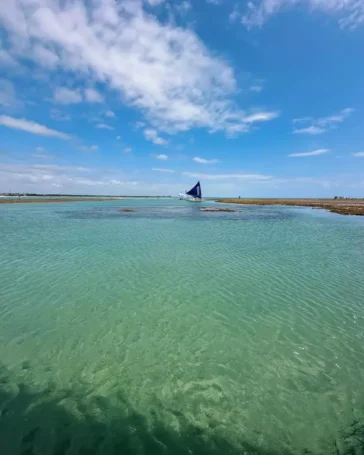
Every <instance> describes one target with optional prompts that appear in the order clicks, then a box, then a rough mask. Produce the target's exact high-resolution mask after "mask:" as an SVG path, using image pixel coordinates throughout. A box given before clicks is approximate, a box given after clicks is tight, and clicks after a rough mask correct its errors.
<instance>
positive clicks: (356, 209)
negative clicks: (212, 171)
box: [217, 196, 364, 216]
mask: <svg viewBox="0 0 364 455" xmlns="http://www.w3.org/2000/svg"><path fill="white" fill-rule="evenodd" d="M217 202H220V203H224V204H242V205H287V206H291V207H312V208H314V209H325V210H328V211H329V212H333V213H339V214H340V215H362V216H364V198H363V199H354V198H343V197H337V196H336V197H335V198H334V199H311V198H307V199H304V198H299V199H294V198H292V199H291V198H287V199H284V198H282V199H281V198H277V199H276V198H274V199H269V198H267V199H262V198H259V199H254V198H249V199H244V198H238V199H231V198H230V199H229V198H225V199H217Z"/></svg>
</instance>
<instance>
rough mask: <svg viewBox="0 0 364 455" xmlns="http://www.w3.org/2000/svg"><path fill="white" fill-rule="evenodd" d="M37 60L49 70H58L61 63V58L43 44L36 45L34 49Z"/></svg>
mask: <svg viewBox="0 0 364 455" xmlns="http://www.w3.org/2000/svg"><path fill="white" fill-rule="evenodd" d="M33 53H34V58H35V60H37V61H39V62H41V64H42V66H44V67H45V68H48V69H56V67H57V66H58V64H59V62H60V58H59V56H58V55H57V54H56V53H55V52H54V51H52V50H50V49H48V48H47V47H46V46H43V45H42V44H36V45H35V46H34V49H33Z"/></svg>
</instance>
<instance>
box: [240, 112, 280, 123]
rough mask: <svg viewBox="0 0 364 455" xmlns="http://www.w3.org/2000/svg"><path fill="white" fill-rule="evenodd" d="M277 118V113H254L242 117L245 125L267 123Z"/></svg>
mask: <svg viewBox="0 0 364 455" xmlns="http://www.w3.org/2000/svg"><path fill="white" fill-rule="evenodd" d="M277 117H279V112H265V111H262V112H254V113H252V114H250V115H246V116H245V117H244V122H245V123H255V122H267V121H269V120H273V119H275V118H277Z"/></svg>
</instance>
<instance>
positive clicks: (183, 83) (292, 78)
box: [0, 0, 364, 197]
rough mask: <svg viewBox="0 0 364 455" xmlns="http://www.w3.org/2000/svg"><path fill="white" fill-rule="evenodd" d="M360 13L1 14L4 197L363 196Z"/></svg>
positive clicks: (133, 3)
mask: <svg viewBox="0 0 364 455" xmlns="http://www.w3.org/2000/svg"><path fill="white" fill-rule="evenodd" d="M363 81H364V0H306V1H296V0H257V1H254V2H246V1H240V0H194V1H193V0H187V1H186V0H185V1H171V0H144V1H143V0H125V1H123V0H92V1H91V0H90V1H86V0H3V1H2V7H1V9H0V138H1V142H0V191H3V192H4V191H10V190H12V191H27V192H51V193H73V194H118V195H121V194H129V195H153V194H158V195H176V194H177V193H179V192H180V191H181V190H183V189H184V188H187V187H189V186H192V185H193V184H194V183H195V182H196V180H197V179H199V180H201V183H202V189H203V193H204V194H205V195H206V196H238V195H241V196H246V197H254V196H256V197H269V196H272V197H295V196H296V197H304V196H308V197H315V196H317V197H323V196H327V197H332V196H334V195H337V194H339V195H344V196H358V197H360V196H361V197H364V126H363V108H364V83H363Z"/></svg>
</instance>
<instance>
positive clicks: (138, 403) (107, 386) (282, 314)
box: [0, 200, 364, 455]
mask: <svg viewBox="0 0 364 455" xmlns="http://www.w3.org/2000/svg"><path fill="white" fill-rule="evenodd" d="M121 206H133V207H134V208H135V209H136V210H137V211H136V212H135V213H121V212H119V208H120V207H121ZM199 208H200V205H198V204H190V203H185V202H179V201H178V202H177V201H155V200H149V201H148V200H144V201H143V200H139V201H110V202H103V203H92V202H87V203H76V202H73V203H70V204H59V203H58V204H57V203H55V204H24V205H16V206H15V205H14V206H10V205H9V206H8V205H3V206H0V234H1V236H0V362H1V367H0V453H1V455H13V454H22V455H38V454H42V455H43V454H52V455H53V454H54V455H73V454H82V455H86V454H109V453H110V454H111V453H112V454H114V453H115V454H119V453H120V454H132V455H134V454H135V455H136V454H214V455H215V454H216V455H217V454H220V453H221V454H227V453H229V454H233V455H238V454H244V453H246V454H249V453H257V454H260V455H270V454H284V453H292V454H303V453H313V454H315V455H316V454H330V453H335V454H337V453H340V454H344V453H356V454H357V453H364V445H361V444H363V443H362V441H361V440H360V437H359V436H360V432H362V433H363V434H362V437H363V440H364V431H363V428H364V427H363V426H362V425H364V343H363V341H364V279H363V278H364V220H363V219H360V218H355V217H343V216H339V215H333V214H329V213H326V212H324V211H317V210H311V209H294V208H287V207H243V208H242V211H241V212H239V213H231V214H229V213H202V212H200V211H199ZM355 421H358V422H357V423H354V424H353V422H355ZM358 435H359V436H358ZM353 446H355V447H356V449H355V450H357V452H350V450H351V449H352V447H353ZM305 450H306V452H304V451H305ZM335 450H336V451H335ZM360 450H361V451H360ZM307 451H310V452H307Z"/></svg>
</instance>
